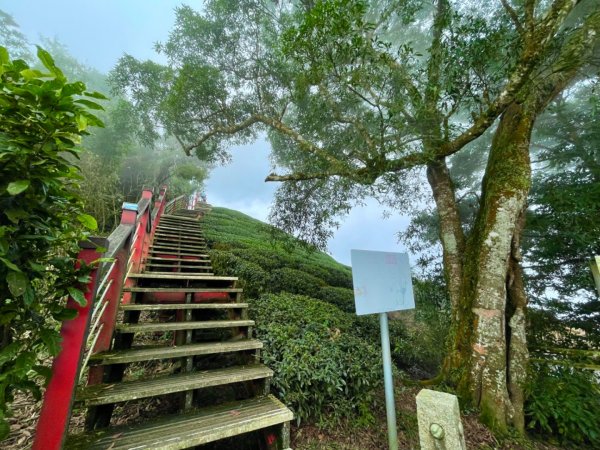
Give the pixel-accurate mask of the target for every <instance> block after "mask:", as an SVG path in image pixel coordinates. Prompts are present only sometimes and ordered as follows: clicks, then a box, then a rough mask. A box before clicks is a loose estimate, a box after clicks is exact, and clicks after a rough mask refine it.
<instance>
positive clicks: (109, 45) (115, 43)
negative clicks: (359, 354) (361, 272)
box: [0, 0, 414, 264]
mask: <svg viewBox="0 0 600 450" xmlns="http://www.w3.org/2000/svg"><path fill="white" fill-rule="evenodd" d="M181 3H182V2H181V1H180V0H179V1H176V0H78V1H76V0H48V1H40V0H0V9H2V10H3V11H5V12H7V13H9V14H11V15H12V16H13V18H14V19H15V21H16V22H17V23H18V24H19V25H20V27H21V31H22V32H23V33H24V34H25V35H26V36H27V37H28V39H29V40H30V42H31V43H36V42H38V40H39V36H45V37H50V38H52V37H56V38H57V39H58V40H59V41H60V42H61V43H63V44H65V45H66V46H67V47H68V49H69V51H70V52H71V53H72V54H73V56H75V57H76V58H77V59H79V60H80V61H81V62H83V63H85V64H87V65H89V66H93V67H95V68H97V69H99V70H100V71H103V72H108V71H109V70H111V69H112V67H113V66H114V65H115V63H116V61H117V60H118V58H119V57H120V56H121V55H123V53H129V54H131V55H133V56H135V57H136V58H138V59H154V60H157V61H160V58H159V57H158V56H157V55H156V53H155V52H154V50H153V48H154V44H155V43H156V42H160V41H164V40H166V38H167V36H168V34H169V30H170V29H171V27H172V25H173V23H174V20H175V14H174V8H175V7H176V6H177V5H179V4H181ZM185 3H187V4H189V5H191V6H192V7H195V8H199V7H200V5H201V2H199V1H187V2H185ZM269 150H270V147H269V144H268V142H266V141H261V140H259V141H257V142H256V143H254V144H252V145H246V146H241V147H236V148H233V149H232V155H233V161H232V163H230V164H229V165H227V166H225V167H219V168H217V169H215V170H214V171H213V172H212V174H211V177H210V179H209V180H208V182H207V183H206V187H207V190H206V193H207V195H208V200H209V201H210V202H211V203H212V204H214V205H217V206H225V207H228V208H232V209H236V210H238V211H242V212H244V213H246V214H248V215H251V216H253V217H255V218H257V219H260V220H265V219H266V217H267V215H268V212H269V208H270V205H271V200H272V197H273V192H274V191H275V189H276V188H277V185H276V184H273V183H265V182H264V178H265V176H266V175H267V174H268V173H269V172H270V164H269V160H268V155H269ZM382 214H383V210H382V209H381V208H380V207H379V206H377V204H376V203H375V202H368V204H367V206H365V207H362V208H356V209H354V210H353V211H352V213H351V214H350V216H348V217H347V218H346V219H345V220H344V224H343V225H342V226H341V227H340V229H339V230H338V231H337V232H336V234H335V237H334V238H333V239H332V240H331V241H330V243H329V251H330V253H331V254H332V256H333V257H334V258H335V259H337V260H338V261H340V262H342V263H344V264H350V249H362V250H380V251H391V252H394V251H405V249H404V247H403V246H402V245H401V244H398V243H397V238H396V233H397V232H398V231H400V230H403V229H405V228H406V226H407V225H408V219H407V218H404V217H400V216H398V215H393V216H392V217H390V218H388V219H383V217H382ZM411 261H412V262H414V258H411Z"/></svg>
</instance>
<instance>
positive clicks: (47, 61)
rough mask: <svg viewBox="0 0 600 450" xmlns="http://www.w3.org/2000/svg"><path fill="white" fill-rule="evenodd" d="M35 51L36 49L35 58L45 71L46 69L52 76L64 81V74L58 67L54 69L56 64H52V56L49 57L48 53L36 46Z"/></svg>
mask: <svg viewBox="0 0 600 450" xmlns="http://www.w3.org/2000/svg"><path fill="white" fill-rule="evenodd" d="M37 49H38V51H37V57H38V58H39V60H40V61H41V62H42V64H43V65H44V67H45V68H46V69H48V70H49V71H50V72H51V73H52V74H54V75H55V76H56V77H57V78H59V79H63V80H64V78H65V76H64V74H63V73H62V71H61V70H60V69H59V68H58V67H56V63H55V62H54V59H53V58H52V56H50V53H48V52H47V51H46V50H44V49H43V48H42V47H40V46H39V45H38V46H37Z"/></svg>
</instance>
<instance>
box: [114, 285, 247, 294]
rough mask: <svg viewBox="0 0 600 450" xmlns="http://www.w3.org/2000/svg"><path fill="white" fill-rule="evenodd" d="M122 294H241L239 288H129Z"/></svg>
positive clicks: (124, 289)
mask: <svg viewBox="0 0 600 450" xmlns="http://www.w3.org/2000/svg"><path fill="white" fill-rule="evenodd" d="M123 292H212V293H221V292H226V293H235V292H243V289H240V288H199V287H177V288H172V287H138V286H131V287H126V288H123Z"/></svg>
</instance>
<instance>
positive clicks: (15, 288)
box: [6, 272, 29, 297]
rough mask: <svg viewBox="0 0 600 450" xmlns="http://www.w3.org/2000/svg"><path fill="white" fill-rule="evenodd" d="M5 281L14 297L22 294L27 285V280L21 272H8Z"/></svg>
mask: <svg viewBox="0 0 600 450" xmlns="http://www.w3.org/2000/svg"><path fill="white" fill-rule="evenodd" d="M6 282H7V283H8V289H9V290H10V292H11V294H12V295H14V296H15V297H20V296H21V295H23V294H24V293H25V290H26V289H27V287H28V286H29V280H28V279H27V276H26V275H25V274H24V273H22V272H9V274H8V275H6Z"/></svg>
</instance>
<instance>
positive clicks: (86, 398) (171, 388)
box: [76, 364, 273, 406]
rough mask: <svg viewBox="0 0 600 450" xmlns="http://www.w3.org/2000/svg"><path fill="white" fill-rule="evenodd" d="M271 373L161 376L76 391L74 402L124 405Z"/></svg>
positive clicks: (252, 369)
mask: <svg viewBox="0 0 600 450" xmlns="http://www.w3.org/2000/svg"><path fill="white" fill-rule="evenodd" d="M272 376H273V371H272V370H271V369H269V368H268V367H265V366H263V365H262V364H256V365H251V366H234V367H228V368H225V369H216V370H203V371H199V372H192V373H184V374H177V375H169V376H163V377H160V378H154V379H151V380H140V381H130V382H125V383H116V384H97V385H93V386H86V387H85V388H82V389H80V390H79V391H78V392H77V395H76V401H77V402H81V403H83V405H85V406H94V405H105V404H109V403H117V402H125V401H130V400H137V399H140V398H147V397H152V396H155V395H165V394H172V393H175V392H183V391H188V390H193V389H203V388H207V387H213V386H222V385H225V384H230V383H239V382H243V381H251V380H259V379H264V378H271V377H272Z"/></svg>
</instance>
